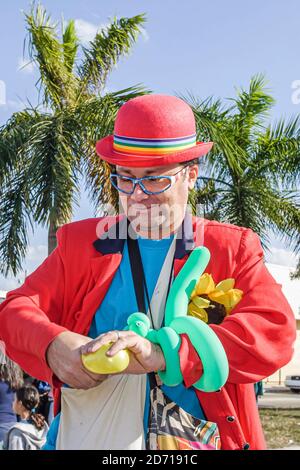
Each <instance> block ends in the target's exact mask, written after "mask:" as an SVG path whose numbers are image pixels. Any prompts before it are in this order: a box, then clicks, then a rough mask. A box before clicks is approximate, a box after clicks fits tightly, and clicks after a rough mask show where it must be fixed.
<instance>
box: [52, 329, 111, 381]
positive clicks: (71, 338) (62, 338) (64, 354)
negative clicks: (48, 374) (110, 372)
mask: <svg viewBox="0 0 300 470" xmlns="http://www.w3.org/2000/svg"><path fill="white" fill-rule="evenodd" d="M90 342H91V338H88V337H87V336H82V335H79V334H77V333H73V332H71V331H64V332H63V333H61V334H59V335H58V336H57V337H56V338H55V339H54V340H53V341H52V343H50V345H49V347H48V349H47V352H46V359H47V362H48V365H49V367H50V369H52V371H53V372H54V374H55V375H56V376H57V377H58V378H59V380H61V381H62V382H63V383H65V384H67V385H69V386H70V387H72V388H81V389H85V390H87V389H89V388H93V387H96V386H97V385H99V384H100V383H101V382H102V381H103V380H105V379H106V378H107V376H106V375H98V374H93V373H92V372H89V371H88V370H86V369H85V367H84V366H83V364H82V361H81V347H82V346H83V345H85V344H87V343H90Z"/></svg>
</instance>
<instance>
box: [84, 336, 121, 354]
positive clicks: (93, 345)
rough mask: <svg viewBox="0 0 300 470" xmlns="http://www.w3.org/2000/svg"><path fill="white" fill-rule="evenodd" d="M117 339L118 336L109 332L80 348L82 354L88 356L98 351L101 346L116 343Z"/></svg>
mask: <svg viewBox="0 0 300 470" xmlns="http://www.w3.org/2000/svg"><path fill="white" fill-rule="evenodd" d="M117 339H118V335H117V333H116V332H115V331H110V332H108V333H105V334H103V335H100V336H99V337H98V338H96V339H94V340H93V341H91V342H90V343H88V344H85V345H84V346H82V347H81V353H82V354H90V353H92V352H96V351H98V349H100V348H101V346H104V345H105V344H108V343H110V342H113V341H116V340H117Z"/></svg>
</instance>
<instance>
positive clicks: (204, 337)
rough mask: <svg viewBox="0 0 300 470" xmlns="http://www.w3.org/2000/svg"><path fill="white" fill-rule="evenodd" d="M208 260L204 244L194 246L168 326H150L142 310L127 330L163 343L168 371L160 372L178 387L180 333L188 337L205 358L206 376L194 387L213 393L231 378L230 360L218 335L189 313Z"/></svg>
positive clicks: (175, 290)
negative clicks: (155, 328) (195, 290)
mask: <svg viewBox="0 0 300 470" xmlns="http://www.w3.org/2000/svg"><path fill="white" fill-rule="evenodd" d="M209 259H210V252H209V250H208V249H207V248H205V247H204V246H202V247H197V248H195V249H194V250H193V251H192V253H191V254H190V255H189V257H188V259H187V261H186V262H185V264H184V266H183V267H182V269H181V270H180V272H179V274H178V275H177V276H176V278H175V280H174V282H173V284H172V287H171V289H170V292H169V295H168V299H167V303H166V310H165V327H163V328H161V329H159V330H157V331H156V330H153V329H151V328H150V321H149V319H148V318H147V316H146V315H145V314H143V313H140V312H137V313H134V314H133V315H131V316H130V317H129V318H128V321H127V323H128V327H127V329H129V330H132V331H134V332H135V333H137V334H139V335H141V336H143V337H144V338H147V339H148V340H149V341H151V342H153V343H157V344H159V345H160V346H161V348H162V350H163V353H164V356H165V360H166V370H165V371H163V372H159V376H160V378H161V380H162V381H163V383H164V384H166V385H169V386H176V385H178V384H179V383H181V382H182V380H183V377H182V373H181V370H180V361H179V348H180V344H181V340H180V336H179V335H180V334H187V335H188V336H189V339H190V341H191V342H192V344H193V346H194V348H195V349H196V351H197V353H198V355H199V357H200V359H201V361H202V365H203V375H202V376H201V378H200V379H199V380H198V381H197V382H196V383H195V384H194V387H196V388H197V389H199V390H203V391H205V392H213V391H216V390H218V389H219V388H221V387H222V386H223V385H224V384H225V382H226V380H227V378H228V373H229V367H228V360H227V356H226V353H225V351H224V348H223V346H222V343H221V342H220V340H219V338H218V337H217V335H216V334H215V333H214V331H213V330H212V329H211V328H210V327H209V326H208V325H207V324H206V323H204V322H203V321H202V320H200V319H198V318H194V317H191V316H188V315H187V311H188V304H189V301H190V297H191V294H192V292H193V290H194V288H195V286H196V284H197V282H198V279H199V278H200V276H201V275H202V274H203V272H204V270H205V268H206V266H207V265H208V262H209Z"/></svg>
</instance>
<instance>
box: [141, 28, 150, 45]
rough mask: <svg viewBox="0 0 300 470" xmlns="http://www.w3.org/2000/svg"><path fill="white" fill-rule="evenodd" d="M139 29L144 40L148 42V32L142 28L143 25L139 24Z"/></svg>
mask: <svg viewBox="0 0 300 470" xmlns="http://www.w3.org/2000/svg"><path fill="white" fill-rule="evenodd" d="M140 31H141V35H142V36H143V38H144V40H145V41H146V42H148V41H149V39H150V36H149V33H148V32H147V31H146V30H145V28H143V26H140Z"/></svg>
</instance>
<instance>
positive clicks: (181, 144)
mask: <svg viewBox="0 0 300 470" xmlns="http://www.w3.org/2000/svg"><path fill="white" fill-rule="evenodd" d="M195 145H196V134H192V135H189V136H187V137H179V138H169V139H140V138H136V137H125V136H120V135H116V134H114V142H113V149H114V150H115V151H116V152H118V153H125V154H132V153H133V152H134V153H135V154H136V155H149V156H151V155H167V154H170V153H174V152H178V151H180V152H181V151H182V150H186V149H189V148H191V147H194V146H195Z"/></svg>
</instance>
